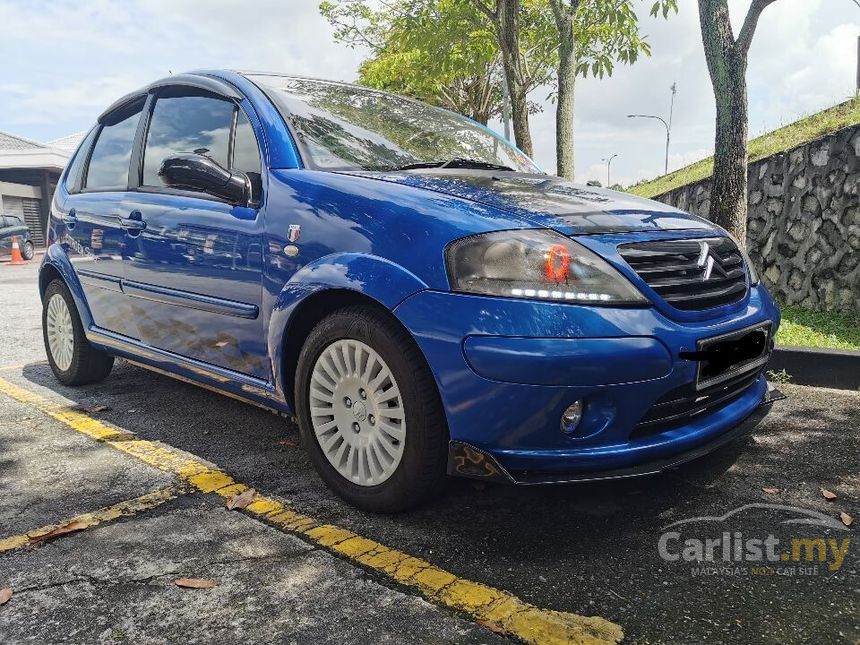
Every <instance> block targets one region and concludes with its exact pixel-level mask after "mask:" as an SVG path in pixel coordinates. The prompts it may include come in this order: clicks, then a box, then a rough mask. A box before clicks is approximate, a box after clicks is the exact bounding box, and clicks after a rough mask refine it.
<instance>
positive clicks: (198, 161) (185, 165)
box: [158, 152, 251, 205]
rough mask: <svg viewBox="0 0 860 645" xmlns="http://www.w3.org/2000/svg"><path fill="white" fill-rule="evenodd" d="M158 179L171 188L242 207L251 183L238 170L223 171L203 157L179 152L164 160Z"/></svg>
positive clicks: (249, 192)
mask: <svg viewBox="0 0 860 645" xmlns="http://www.w3.org/2000/svg"><path fill="white" fill-rule="evenodd" d="M158 176H159V177H161V181H163V182H164V183H165V185H167V186H170V187H171V188H185V189H191V190H199V191H202V192H204V193H209V194H210V195H215V196H216V197H220V198H222V199H226V200H227V201H228V202H230V203H231V204H241V205H245V204H247V203H248V200H249V199H250V198H251V180H250V179H248V175H246V174H245V173H243V172H240V171H238V170H227V169H226V168H223V167H222V166H220V165H218V163H216V162H215V161H213V160H212V159H210V158H209V157H207V156H205V155H200V154H196V153H193V152H182V153H179V154H175V155H171V156H169V157H166V158H165V159H164V160H163V161H162V162H161V167H160V168H159V169H158Z"/></svg>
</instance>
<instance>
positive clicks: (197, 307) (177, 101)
mask: <svg viewBox="0 0 860 645" xmlns="http://www.w3.org/2000/svg"><path fill="white" fill-rule="evenodd" d="M184 91H185V92H187V91H188V90H184ZM181 92H182V91H181V90H180V91H175V90H174V91H173V92H171V91H170V90H169V88H168V89H167V90H162V93H161V94H160V95H159V96H157V97H156V100H155V102H154V104H153V107H152V114H151V117H150V122H149V127H148V131H147V139H146V141H145V144H144V147H143V155H142V161H141V169H140V184H141V185H140V188H139V190H138V191H136V192H132V193H128V195H127V197H126V200H125V202H124V203H123V210H124V212H125V215H126V217H129V218H134V219H136V220H139V221H141V222H142V223H143V224H144V225H145V228H144V229H143V231H142V232H141V234H140V236H139V237H137V238H136V240H135V241H134V245H133V248H130V249H129V251H128V253H129V256H130V258H129V262H127V266H126V272H125V279H124V281H123V290H124V292H125V294H126V295H127V296H128V297H129V301H130V303H131V308H132V314H133V316H134V318H135V320H136V324H137V327H138V329H139V331H140V338H141V340H142V341H143V342H145V343H146V344H148V345H151V346H153V347H157V348H159V349H163V350H167V351H169V352H172V353H175V354H179V355H181V356H185V357H188V358H192V359H196V360H199V361H202V362H204V363H208V364H211V365H217V366H219V367H224V368H227V369H230V370H233V371H236V372H241V373H243V374H248V375H251V376H256V377H258V378H263V379H268V378H269V377H270V374H269V372H270V370H269V367H268V364H267V361H266V355H267V347H266V337H265V334H264V331H263V316H262V312H261V311H260V305H261V298H262V253H261V247H260V243H261V239H262V231H261V226H262V223H263V218H262V214H261V213H260V211H259V209H257V208H251V207H246V206H233V205H231V204H228V203H225V202H224V201H222V200H219V199H217V198H215V197H212V196H210V195H205V194H202V193H193V192H190V191H181V190H175V189H170V188H167V187H166V186H165V185H164V184H163V183H162V182H161V180H160V178H159V176H158V169H159V166H160V164H161V161H162V160H163V159H164V158H165V157H167V156H168V155H170V154H174V153H178V152H197V153H198V154H205V155H207V156H209V157H211V158H212V159H214V160H215V161H217V162H218V163H219V164H221V165H222V166H224V167H225V168H227V167H234V168H238V169H240V170H243V171H245V172H247V173H248V174H249V176H252V177H253V183H254V184H255V185H256V186H257V188H258V189H259V185H260V170H261V168H260V165H261V164H260V154H259V148H258V147H257V142H256V138H255V135H254V132H253V129H252V128H251V126H250V123H249V122H248V120H247V117H246V116H245V115H244V112H242V110H241V108H240V107H239V106H238V105H236V103H234V102H233V101H229V100H225V99H222V98H219V97H215V96H211V95H208V94H199V93H198V94H183V93H181ZM249 151H250V152H249Z"/></svg>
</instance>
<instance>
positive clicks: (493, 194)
mask: <svg viewBox="0 0 860 645" xmlns="http://www.w3.org/2000/svg"><path fill="white" fill-rule="evenodd" d="M349 174H352V175H359V176H362V177H366V178H368V179H374V180H378V181H386V182H393V183H397V184H403V185H406V186H412V187H414V188H423V189H426V190H431V191H434V192H438V193H444V194H446V195H453V196H455V197H460V198H462V199H467V200H469V201H472V202H476V203H480V204H484V205H486V206H491V207H493V208H498V209H501V210H504V211H507V212H509V213H512V214H514V215H517V216H519V217H522V218H524V219H527V220H529V221H530V222H533V223H535V224H538V225H540V226H545V227H548V228H553V229H556V230H558V231H559V232H561V233H565V234H567V235H589V234H596V233H629V232H636V231H673V230H688V229H694V230H705V231H709V232H713V231H715V230H716V229H715V228H714V227H713V225H711V224H710V223H709V222H708V221H707V220H705V219H702V218H700V217H697V216H695V215H690V214H689V213H685V212H684V211H681V210H678V209H677V208H673V207H671V206H668V205H666V204H662V203H660V202H656V201H652V200H650V199H644V198H642V197H636V196H635V195H631V194H629V193H622V192H617V191H613V190H605V189H602V188H594V187H591V186H581V185H579V184H575V183H573V182H571V181H567V180H565V179H562V178H559V177H555V176H553V175H531V174H525V173H515V172H498V171H486V170H461V169H451V170H448V169H442V170H440V169H432V170H420V171H393V172H369V171H361V172H358V171H356V172H350V173H349Z"/></svg>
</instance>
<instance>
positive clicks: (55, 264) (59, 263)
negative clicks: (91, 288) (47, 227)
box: [39, 244, 93, 331]
mask: <svg viewBox="0 0 860 645" xmlns="http://www.w3.org/2000/svg"><path fill="white" fill-rule="evenodd" d="M56 279H59V280H62V281H63V282H65V283H66V286H67V287H68V288H69V292H70V293H71V294H72V299H73V300H74V301H75V307H77V309H78V315H79V316H80V317H81V324H82V325H83V326H84V331H87V330H88V329H89V328H90V327H91V326H92V322H93V317H92V314H91V313H90V308H89V305H88V304H87V299H86V298H85V297H84V290H83V287H82V286H81V282H80V280H78V276H77V275H76V274H75V270H74V268H73V267H72V263H71V262H70V261H69V256H68V255H66V253H65V251H64V250H63V249H62V247H61V246H60V245H59V244H52V245H50V246H49V247H48V250H47V252H46V253H45V257H44V259H43V260H42V266H40V267H39V299H40V300H41V299H44V297H45V289H47V288H48V285H49V284H50V283H51V281H52V280H56Z"/></svg>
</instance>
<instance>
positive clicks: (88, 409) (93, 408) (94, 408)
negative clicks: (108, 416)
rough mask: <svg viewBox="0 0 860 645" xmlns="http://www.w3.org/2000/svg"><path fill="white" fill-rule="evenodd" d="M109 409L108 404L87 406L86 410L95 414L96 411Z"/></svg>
mask: <svg viewBox="0 0 860 645" xmlns="http://www.w3.org/2000/svg"><path fill="white" fill-rule="evenodd" d="M111 409H112V408H111V407H110V406H109V405H95V406H93V407H91V408H87V412H89V413H90V414H95V413H96V412H107V411H108V410H111Z"/></svg>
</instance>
